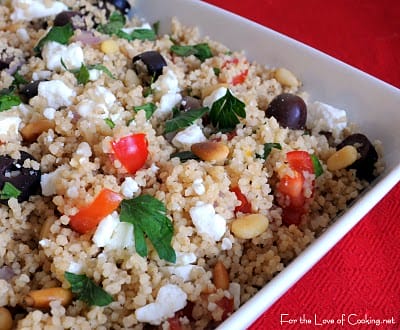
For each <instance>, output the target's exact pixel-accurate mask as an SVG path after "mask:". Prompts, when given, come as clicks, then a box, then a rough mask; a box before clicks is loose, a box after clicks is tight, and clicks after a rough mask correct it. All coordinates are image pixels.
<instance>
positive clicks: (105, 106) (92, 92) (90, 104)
mask: <svg viewBox="0 0 400 330" xmlns="http://www.w3.org/2000/svg"><path fill="white" fill-rule="evenodd" d="M86 97H87V98H86V99H84V100H82V101H81V102H79V103H78V104H77V106H76V109H77V112H78V113H79V115H81V116H82V117H85V118H87V117H91V116H98V117H100V118H108V117H109V108H111V107H112V106H113V105H114V103H115V102H116V100H117V98H116V97H115V95H114V94H113V93H111V92H110V91H109V90H108V89H107V88H105V87H103V86H96V87H93V88H90V89H89V90H87V91H86Z"/></svg>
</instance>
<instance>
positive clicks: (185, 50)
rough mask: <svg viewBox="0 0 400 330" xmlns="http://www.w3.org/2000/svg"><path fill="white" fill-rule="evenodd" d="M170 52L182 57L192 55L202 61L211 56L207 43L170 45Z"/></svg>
mask: <svg viewBox="0 0 400 330" xmlns="http://www.w3.org/2000/svg"><path fill="white" fill-rule="evenodd" d="M171 52H173V53H175V54H176V55H179V56H183V57H186V56H190V55H194V56H196V57H197V58H198V59H199V60H200V61H202V62H203V61H205V60H206V59H207V58H210V57H212V56H213V54H212V52H211V49H210V47H209V46H208V44H207V43H201V44H197V45H172V46H171Z"/></svg>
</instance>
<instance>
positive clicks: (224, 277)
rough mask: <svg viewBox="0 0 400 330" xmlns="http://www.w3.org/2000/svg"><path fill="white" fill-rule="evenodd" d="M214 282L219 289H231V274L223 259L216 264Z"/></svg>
mask: <svg viewBox="0 0 400 330" xmlns="http://www.w3.org/2000/svg"><path fill="white" fill-rule="evenodd" d="M213 283H214V285H215V287H216V288H217V289H222V290H228V289H229V274H228V271H227V270H226V268H225V266H224V264H223V263H222V261H217V263H216V264H215V266H214V269H213Z"/></svg>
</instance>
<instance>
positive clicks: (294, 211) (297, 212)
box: [282, 207, 306, 225]
mask: <svg viewBox="0 0 400 330" xmlns="http://www.w3.org/2000/svg"><path fill="white" fill-rule="evenodd" d="M305 211H306V210H305V209H304V208H296V207H286V208H283V209H282V220H283V222H284V223H285V224H287V225H298V224H300V222H301V217H302V215H303V214H304V213H305Z"/></svg>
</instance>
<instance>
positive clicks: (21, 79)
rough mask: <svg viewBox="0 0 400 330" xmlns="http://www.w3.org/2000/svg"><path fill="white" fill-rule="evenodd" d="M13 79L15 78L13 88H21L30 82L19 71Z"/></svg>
mask: <svg viewBox="0 0 400 330" xmlns="http://www.w3.org/2000/svg"><path fill="white" fill-rule="evenodd" d="M13 77H14V80H13V82H12V84H11V86H14V87H16V88H19V86H20V85H25V84H27V83H28V81H27V80H26V79H25V78H24V77H23V76H21V75H20V74H19V73H18V71H16V72H15V73H14V74H13Z"/></svg>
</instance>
